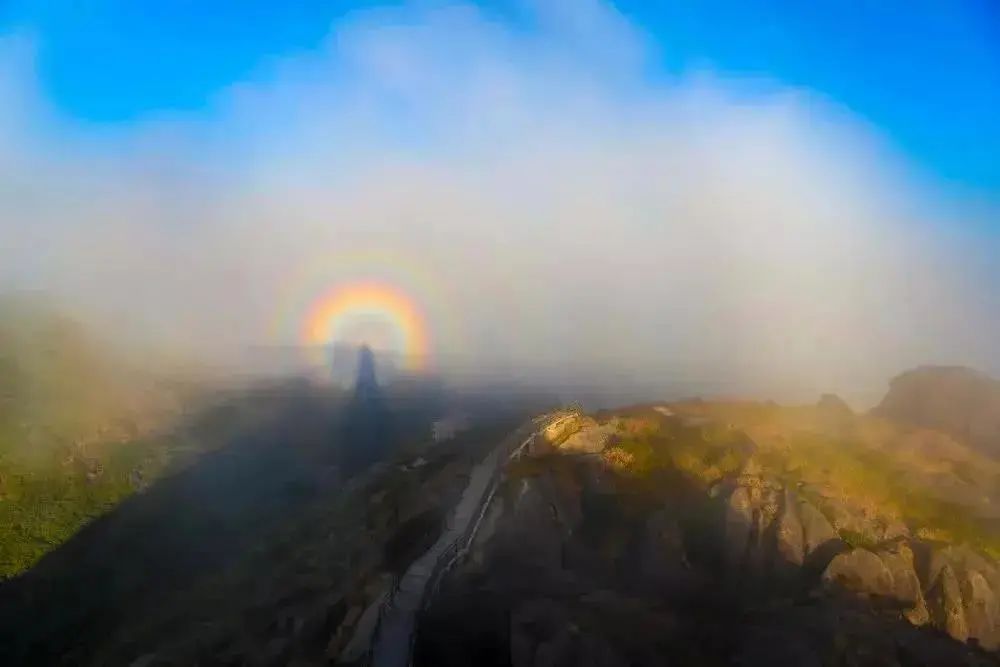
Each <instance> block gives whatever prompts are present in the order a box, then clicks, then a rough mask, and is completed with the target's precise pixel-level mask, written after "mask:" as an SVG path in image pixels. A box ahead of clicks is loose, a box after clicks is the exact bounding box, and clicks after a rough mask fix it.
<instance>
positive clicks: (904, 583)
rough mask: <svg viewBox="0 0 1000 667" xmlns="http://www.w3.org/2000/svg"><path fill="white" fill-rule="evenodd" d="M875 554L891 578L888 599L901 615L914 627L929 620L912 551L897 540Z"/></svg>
mask: <svg viewBox="0 0 1000 667" xmlns="http://www.w3.org/2000/svg"><path fill="white" fill-rule="evenodd" d="M876 553H877V554H878V557H879V558H880V559H882V563H884V564H885V567H886V569H887V570H888V571H889V574H890V575H891V576H892V589H891V591H890V593H889V597H890V598H891V599H892V600H893V601H894V602H895V603H897V604H898V605H899V606H900V608H901V609H902V610H903V615H904V616H905V617H906V619H907V620H908V621H909V622H910V623H913V624H914V625H924V624H925V623H927V621H928V620H929V614H928V611H927V605H926V604H925V602H924V596H923V592H922V587H921V585H920V578H919V577H918V576H917V572H916V568H915V565H914V557H913V550H912V549H911V548H910V546H909V544H907V543H906V542H905V541H902V540H899V541H896V542H893V543H890V544H888V545H885V546H883V547H881V548H879V549H878V550H877V551H876Z"/></svg>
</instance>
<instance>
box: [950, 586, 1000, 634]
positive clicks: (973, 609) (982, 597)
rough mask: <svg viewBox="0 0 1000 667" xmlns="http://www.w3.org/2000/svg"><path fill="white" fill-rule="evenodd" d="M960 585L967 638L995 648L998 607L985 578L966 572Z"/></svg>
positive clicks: (999, 615)
mask: <svg viewBox="0 0 1000 667" xmlns="http://www.w3.org/2000/svg"><path fill="white" fill-rule="evenodd" d="M960 584H961V589H962V601H963V603H964V605H963V610H964V612H965V620H966V623H967V625H968V629H969V637H973V638H975V639H977V640H979V643H980V644H982V645H983V646H985V647H986V648H990V649H992V648H996V647H997V646H998V644H1000V628H998V625H1000V605H998V603H997V597H996V594H995V593H994V591H993V589H992V587H991V586H990V584H989V582H988V581H987V580H986V577H985V576H983V574H982V573H981V572H978V571H976V570H968V571H966V572H965V576H963V577H962V578H961V581H960Z"/></svg>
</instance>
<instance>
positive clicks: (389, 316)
mask: <svg viewBox="0 0 1000 667" xmlns="http://www.w3.org/2000/svg"><path fill="white" fill-rule="evenodd" d="M301 338H302V342H303V344H305V345H308V346H317V345H329V344H332V343H347V344H352V345H361V344H364V345H368V346H369V347H371V348H372V349H374V350H376V351H389V352H392V353H396V354H399V355H400V356H401V357H402V360H403V363H404V365H405V366H406V367H407V368H410V369H414V370H420V369H423V368H425V367H426V365H427V362H428V356H429V352H430V349H429V348H430V345H429V338H430V336H429V333H428V329H427V323H426V320H425V318H424V316H423V312H422V311H421V309H420V307H419V306H418V304H417V303H416V302H415V301H414V300H413V299H412V298H411V297H410V296H409V295H407V294H406V293H405V292H403V291H402V290H400V289H398V288H397V287H395V286H393V285H389V284H386V283H381V282H358V283H350V284H346V285H340V286H337V287H335V288H333V289H331V290H329V291H328V292H326V293H325V294H323V295H322V296H321V297H320V298H319V299H317V300H316V301H315V302H314V304H313V305H312V307H311V308H310V309H309V311H308V314H307V316H306V319H305V323H304V325H303V328H302V335H301Z"/></svg>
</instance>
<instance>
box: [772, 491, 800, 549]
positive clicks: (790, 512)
mask: <svg viewBox="0 0 1000 667" xmlns="http://www.w3.org/2000/svg"><path fill="white" fill-rule="evenodd" d="M798 505H799V503H798V498H797V497H796V495H795V494H794V493H793V492H792V491H789V490H786V491H785V493H784V502H783V504H782V508H781V515H780V516H779V517H778V523H777V531H776V533H775V553H776V556H777V558H778V559H779V560H780V561H781V562H782V563H787V564H789V565H795V566H801V565H802V563H803V560H804V559H805V538H804V536H803V532H804V531H803V527H802V521H801V519H799V508H798Z"/></svg>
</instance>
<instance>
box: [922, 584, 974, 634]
mask: <svg viewBox="0 0 1000 667" xmlns="http://www.w3.org/2000/svg"><path fill="white" fill-rule="evenodd" d="M926 597H927V610H928V611H929V612H930V617H931V623H932V624H933V625H934V627H936V628H938V629H939V630H942V631H944V632H946V633H948V634H949V635H950V636H951V637H952V638H954V639H957V640H959V641H963V642H964V641H966V640H967V639H968V638H969V625H968V623H967V622H966V620H965V609H964V607H963V605H962V591H961V588H960V587H959V585H958V579H957V578H956V577H955V572H954V570H952V568H951V565H945V566H944V567H942V568H941V571H940V572H939V573H938V575H937V579H935V581H934V583H933V584H932V585H931V587H930V590H928V591H927V596H926Z"/></svg>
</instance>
